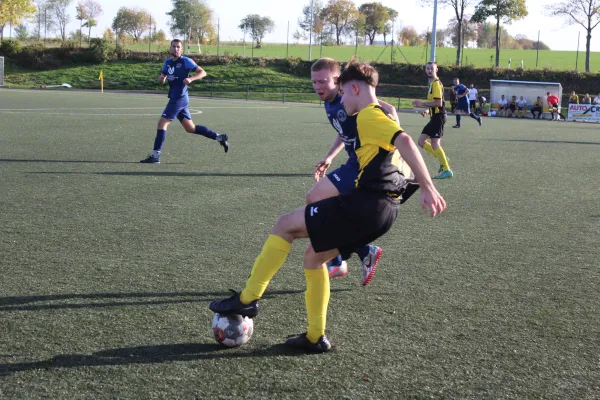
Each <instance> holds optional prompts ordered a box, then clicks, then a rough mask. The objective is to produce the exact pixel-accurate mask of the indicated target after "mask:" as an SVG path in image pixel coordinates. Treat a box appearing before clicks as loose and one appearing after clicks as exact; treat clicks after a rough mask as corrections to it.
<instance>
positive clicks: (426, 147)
mask: <svg viewBox="0 0 600 400" xmlns="http://www.w3.org/2000/svg"><path fill="white" fill-rule="evenodd" d="M423 149H424V150H425V151H426V152H428V153H429V154H431V155H432V156H434V157H435V158H437V156H436V155H435V151H434V150H433V147H431V143H429V142H425V144H424V145H423Z"/></svg>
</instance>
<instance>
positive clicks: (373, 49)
mask: <svg viewBox="0 0 600 400" xmlns="http://www.w3.org/2000/svg"><path fill="white" fill-rule="evenodd" d="M126 47H127V48H129V49H132V50H138V51H142V52H143V51H148V44H147V43H146V44H130V45H127V46H126ZM167 48H168V43H164V44H161V45H159V44H154V45H153V46H152V50H153V51H159V50H166V49H167ZM197 49H198V48H197V47H196V46H191V47H190V51H191V52H192V53H196V52H197V51H198V50H197ZM430 50H431V49H430V48H428V49H426V48H425V46H422V47H411V46H400V47H399V48H398V47H396V49H395V50H394V56H393V60H394V61H395V62H401V63H405V62H409V63H412V64H424V63H425V62H427V61H429V56H430ZM202 53H203V54H212V55H216V54H217V46H203V47H202ZM355 53H356V54H357V55H358V57H359V58H360V59H361V60H363V61H379V62H390V61H391V59H392V57H391V46H388V47H387V48H385V46H359V47H358V50H356V49H355V47H354V46H323V48H322V49H321V47H320V46H313V49H312V58H313V59H317V58H319V57H332V58H335V59H336V60H348V59H350V57H352V56H353V55H355ZM218 54H220V55H231V56H233V55H240V56H241V55H244V54H245V55H246V56H247V57H250V56H251V55H252V49H251V47H250V45H249V44H247V45H246V50H245V52H244V46H243V45H239V44H236V45H232V44H222V45H221V46H219V48H218ZM287 56H289V57H300V58H304V59H308V45H300V44H298V45H296V44H294V45H292V44H290V45H289V46H286V45H285V44H275V43H266V44H265V45H264V46H263V47H262V48H260V49H254V57H276V58H283V57H287ZM495 57H496V49H470V48H467V49H465V50H464V57H463V60H462V61H463V64H464V65H473V66H475V67H484V68H488V67H491V66H493V65H495ZM509 59H511V60H512V61H511V67H512V68H516V67H520V66H521V60H523V65H524V67H525V69H535V68H536V59H537V68H538V69H541V68H550V69H553V70H575V65H576V60H577V52H575V51H558V50H540V51H539V54H538V53H537V52H536V51H535V50H511V49H500V66H501V67H504V68H506V67H507V66H508V60H509ZM436 60H437V62H438V64H441V65H454V64H455V61H456V48H447V47H439V48H437V49H436ZM590 68H591V72H600V52H592V53H590ZM577 69H578V70H579V71H585V51H580V52H579V61H578V62H577Z"/></svg>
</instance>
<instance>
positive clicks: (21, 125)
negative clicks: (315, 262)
mask: <svg viewBox="0 0 600 400" xmlns="http://www.w3.org/2000/svg"><path fill="white" fill-rule="evenodd" d="M165 100H166V99H165V98H164V96H153V95H140V94H110V93H105V94H104V95H101V94H98V93H85V92H68V93H67V92H58V91H55V92H50V91H46V92H44V91H35V92H33V91H15V90H2V91H0V103H1V104H2V106H0V114H1V115H2V135H0V165H1V166H2V180H0V205H1V207H2V223H1V224H0V276H1V277H2V279H0V293H2V295H1V296H0V315H1V321H2V323H0V337H2V340H1V341H0V375H3V376H2V377H0V379H1V382H2V383H1V385H0V398H7V399H32V398H52V399H73V398H94V399H113V398H144V399H146V398H166V399H171V398H203V399H211V398H248V399H251V398H252V399H255V398H276V399H284V398H289V399H307V398H324V399H329V398H332V399H333V398H335V399H340V398H348V399H358V398H365V399H366V398H390V399H396V398H415V399H417V398H418V399H421V398H459V399H468V398H472V399H481V398H490V399H496V398H515V399H523V398H563V399H594V398H597V396H598V393H600V384H599V382H600V369H599V367H598V352H599V350H600V346H599V343H598V337H599V336H600V328H599V327H600V325H599V324H598V312H599V309H600V292H599V291H598V284H597V282H598V280H599V279H600V275H599V272H598V259H599V256H600V253H599V251H598V243H597V242H598V240H597V239H598V237H599V234H600V224H599V222H600V213H599V211H598V198H599V197H600V189H599V187H598V185H597V182H596V181H595V180H594V176H595V175H594V174H597V169H598V149H599V148H600V138H599V137H598V127H597V126H596V125H586V124H575V123H552V122H549V121H531V120H525V121H523V120H506V119H491V118H488V119H486V120H485V125H484V126H483V128H481V129H480V128H478V127H477V126H476V123H475V121H472V120H470V119H468V118H465V119H464V122H463V128H462V129H460V130H456V129H451V128H449V129H448V130H447V133H446V136H444V148H445V150H446V153H447V155H448V156H449V157H450V159H451V165H452V168H453V170H454V171H455V173H456V176H455V177H454V178H453V179H452V180H447V181H441V182H437V186H438V188H439V190H440V191H441V193H442V194H443V195H444V196H445V198H446V200H447V202H448V210H447V212H446V213H444V214H443V215H441V216H439V217H437V218H435V219H430V218H429V217H427V216H426V215H424V214H423V212H422V211H421V209H420V207H419V205H418V203H417V202H416V201H414V200H411V201H409V202H408V203H407V204H406V205H404V206H403V207H402V209H401V213H400V216H399V219H398V221H397V222H396V224H395V225H394V227H393V228H392V230H391V231H390V232H389V233H388V234H387V235H386V236H384V237H383V238H380V239H379V240H377V244H379V245H380V246H382V247H383V248H384V255H383V259H382V262H381V264H380V267H379V268H378V272H377V274H376V275H375V278H374V281H373V283H372V284H371V285H370V286H368V287H367V288H362V287H360V286H359V285H358V284H357V282H358V281H359V279H360V272H359V267H358V262H357V260H356V258H353V259H351V260H350V261H349V264H350V274H349V276H348V277H347V278H343V279H338V280H334V281H332V282H331V285H332V297H331V303H330V308H329V314H328V330H327V335H328V337H329V338H330V340H331V341H332V342H333V343H334V344H335V345H336V346H337V347H336V349H335V351H333V352H331V353H329V354H325V355H317V356H305V355H297V354H293V353H292V354H290V353H287V352H286V351H285V350H284V349H282V348H281V347H280V346H278V344H279V343H281V342H282V341H283V340H284V339H285V337H286V335H289V334H294V333H298V332H301V331H302V330H303V329H304V328H305V324H306V321H305V312H304V304H303V301H304V300H303V299H304V295H303V290H304V276H303V273H302V255H303V249H304V247H305V245H306V243H307V242H306V240H302V241H299V243H297V244H295V245H294V247H293V249H292V252H291V253H290V256H289V258H288V260H287V262H286V264H285V266H284V267H283V268H282V269H281V271H280V272H279V273H278V274H277V276H276V277H275V279H274V280H273V282H272V284H271V285H270V287H269V290H268V292H267V294H266V296H265V298H264V299H263V301H262V302H261V314H260V316H259V317H258V318H257V319H256V320H255V332H254V336H253V338H252V340H251V342H250V343H249V344H248V345H247V346H245V347H242V348H239V349H235V350H222V349H220V348H219V347H218V346H217V345H216V343H215V342H214V340H213V339H212V338H211V336H210V329H209V324H210V320H211V313H210V311H209V310H208V308H207V306H208V302H209V301H210V300H212V299H214V298H216V297H220V296H223V295H226V294H227V289H229V288H234V289H239V288H241V287H242V285H243V284H244V281H245V279H246V277H247V276H248V273H249V271H250V269H251V266H252V263H253V260H254V258H255V257H256V255H257V254H258V253H259V251H260V249H261V247H262V243H263V241H264V239H265V238H266V236H267V234H268V232H269V230H270V228H271V225H272V223H273V222H274V221H275V219H276V218H277V216H278V215H280V214H282V213H285V212H288V211H290V210H292V209H294V208H296V207H298V206H302V204H303V202H304V196H305V195H306V193H307V192H308V191H309V190H310V188H311V186H312V185H313V179H312V177H311V174H312V172H313V165H314V164H315V162H316V161H317V160H319V159H320V158H321V157H322V155H323V154H324V153H325V152H326V150H327V148H328V147H329V145H330V144H331V142H332V140H333V138H334V131H333V129H332V128H331V126H330V125H329V124H328V123H327V122H326V120H325V116H324V112H323V110H322V108H321V107H318V106H311V105H304V106H298V105H289V104H287V105H284V104H278V103H266V104H265V103H258V102H244V101H235V102H233V101H229V100H227V101H210V100H205V99H192V103H191V107H192V110H193V112H194V113H195V114H194V118H195V120H196V121H195V122H196V123H201V124H205V125H208V126H210V127H212V128H214V129H215V130H217V131H222V132H228V133H230V142H231V150H230V152H229V153H227V154H224V153H223V151H222V149H221V148H220V146H219V145H218V144H217V143H215V142H212V141H209V140H207V139H204V138H202V137H198V136H195V135H189V134H185V133H184V132H183V130H182V129H181V127H179V126H176V124H174V125H173V126H172V127H171V128H170V129H169V135H168V138H167V142H166V145H165V151H164V153H163V157H162V161H163V163H162V164H160V165H142V164H138V163H137V161H138V160H140V159H141V158H143V157H145V156H146V155H147V154H148V151H149V150H150V149H151V146H152V142H153V140H154V132H155V129H156V120H157V118H158V116H159V114H160V112H161V111H162V108H163V107H164V104H165ZM7 109H10V110H7ZM198 111H202V113H201V114H198V113H197V112H198ZM400 117H401V119H402V126H403V128H404V129H406V130H407V131H408V132H409V133H410V134H411V135H412V136H413V137H416V136H417V135H418V133H419V132H420V129H421V128H422V126H423V124H424V123H425V120H424V119H423V118H421V117H420V116H418V115H415V114H408V113H403V114H401V115H400ZM453 122H454V121H453V118H452V117H451V118H450V121H449V124H448V125H450V124H452V123H453ZM424 157H425V161H426V162H427V164H428V166H429V167H430V172H431V173H434V171H435V170H436V169H437V163H436V161H435V160H433V159H432V158H431V157H430V156H428V155H425V156H424ZM340 158H342V157H340ZM339 161H342V160H341V159H340V160H338V162H339Z"/></svg>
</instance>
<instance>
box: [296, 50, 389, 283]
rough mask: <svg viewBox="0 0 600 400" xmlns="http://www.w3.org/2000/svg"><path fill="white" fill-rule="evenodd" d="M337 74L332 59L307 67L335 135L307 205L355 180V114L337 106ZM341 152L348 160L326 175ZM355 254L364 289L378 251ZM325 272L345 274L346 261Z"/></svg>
mask: <svg viewBox="0 0 600 400" xmlns="http://www.w3.org/2000/svg"><path fill="white" fill-rule="evenodd" d="M340 74H341V69H340V64H339V63H338V62H337V61H335V60H334V59H332V58H321V59H319V60H317V61H316V62H315V63H314V64H313V65H312V67H311V79H312V84H313V88H314V90H315V92H316V93H317V95H318V96H319V99H321V100H322V101H323V103H324V104H325V113H326V114H327V118H328V119H329V122H330V123H331V125H332V126H333V128H334V129H335V130H336V132H337V135H336V137H335V140H334V141H333V144H332V145H331V147H330V148H329V150H328V151H327V154H325V157H323V159H321V160H320V161H319V162H318V163H317V165H316V170H315V174H314V176H315V180H316V181H317V183H316V184H315V185H314V186H313V188H312V189H311V191H310V192H309V193H308V195H307V196H306V203H307V204H310V203H314V202H317V201H319V200H323V199H326V198H329V197H334V196H338V195H340V194H343V193H348V192H350V191H352V190H354V186H355V181H356V178H357V177H358V170H359V168H358V166H359V164H358V159H357V157H356V148H357V147H358V146H359V145H360V144H359V143H357V142H356V140H357V139H356V138H357V130H356V115H348V114H347V113H346V110H345V109H344V105H343V104H342V103H341V98H342V96H341V95H340V94H339V88H338V85H337V80H338V78H339V76H340ZM378 101H379V105H380V106H381V107H383V108H384V109H385V110H386V112H388V114H390V115H391V116H392V117H393V118H394V119H395V120H396V121H398V114H397V112H396V108H395V107H394V106H392V105H390V104H388V103H386V102H384V101H381V100H378ZM342 149H345V150H346V153H347V154H348V160H347V161H346V163H345V164H343V165H341V166H340V167H339V168H337V169H335V170H334V171H332V172H330V173H328V174H327V170H328V169H329V167H330V166H331V163H332V162H333V159H334V158H335V157H336V155H337V154H338V153H339V152H340V151H341V150H342ZM356 253H357V254H358V256H359V258H360V260H361V265H362V278H363V280H362V284H363V286H366V285H368V284H369V282H370V281H371V279H373V275H374V274H375V270H376V268H377V264H378V263H379V260H380V258H381V254H382V250H381V248H379V247H377V246H374V245H366V246H362V247H360V248H358V249H357V250H356ZM327 269H328V271H329V277H330V278H337V277H342V276H345V275H346V274H347V273H348V266H347V264H346V261H344V260H342V257H341V256H337V257H335V258H334V259H332V260H331V261H329V262H328V263H327Z"/></svg>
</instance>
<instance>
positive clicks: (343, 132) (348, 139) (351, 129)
mask: <svg viewBox="0 0 600 400" xmlns="http://www.w3.org/2000/svg"><path fill="white" fill-rule="evenodd" d="M341 100H342V96H341V95H337V96H336V97H335V99H333V100H332V101H327V100H326V101H325V102H324V103H325V112H326V114H327V119H329V122H330V123H331V126H333V128H334V129H335V130H336V131H337V133H338V135H339V136H340V138H341V139H342V142H344V148H345V149H346V153H348V158H350V159H351V160H356V149H357V148H358V147H360V142H359V140H358V131H357V129H356V115H348V114H347V113H346V109H345V108H344V105H343V104H342V102H341Z"/></svg>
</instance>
